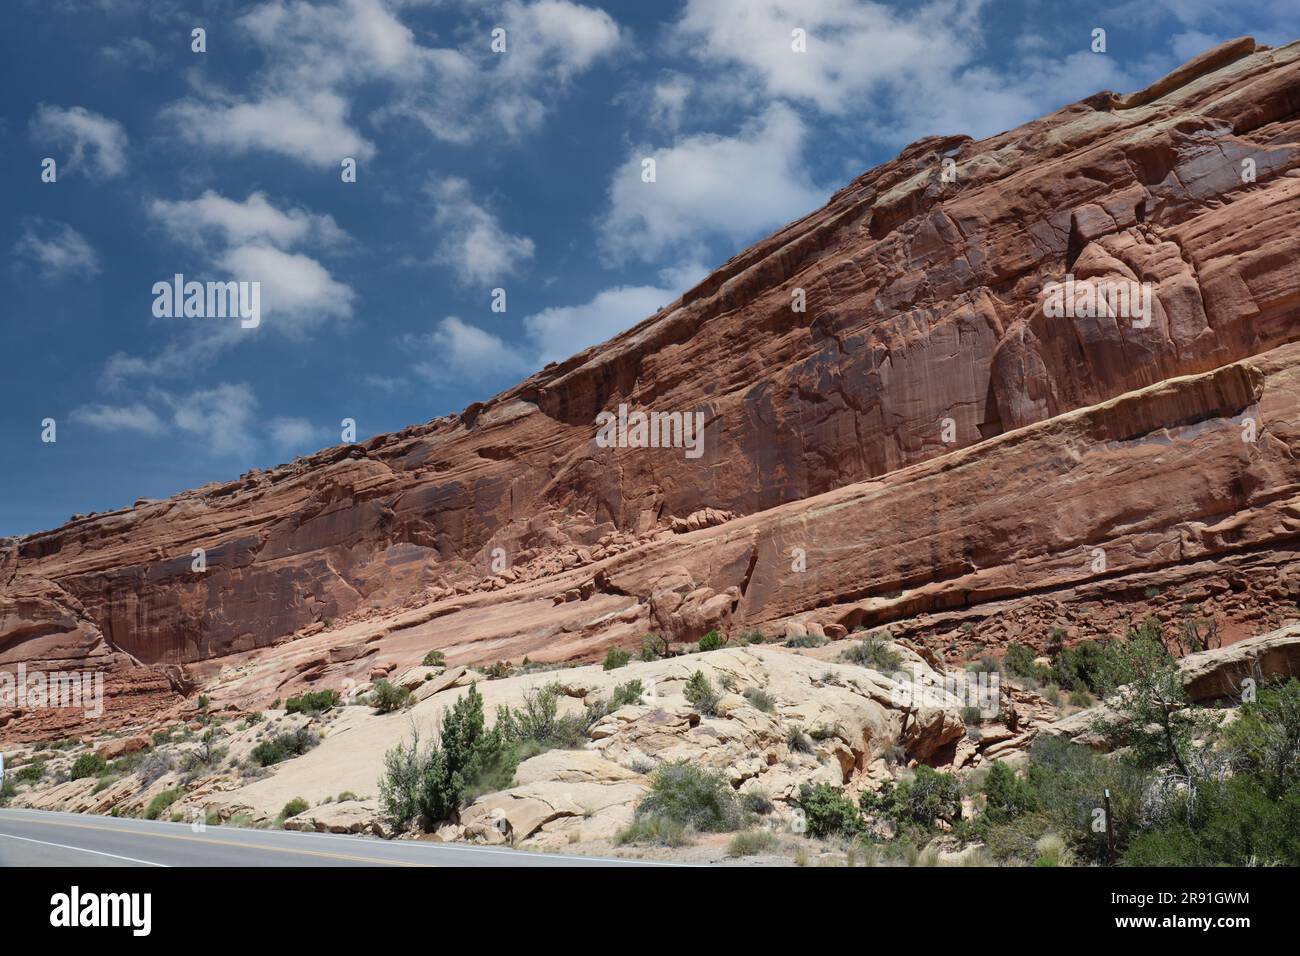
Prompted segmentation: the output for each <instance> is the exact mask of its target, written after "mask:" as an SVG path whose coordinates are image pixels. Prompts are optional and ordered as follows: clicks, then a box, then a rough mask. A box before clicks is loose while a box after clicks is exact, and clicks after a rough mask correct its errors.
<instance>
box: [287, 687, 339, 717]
mask: <svg viewBox="0 0 1300 956" xmlns="http://www.w3.org/2000/svg"><path fill="white" fill-rule="evenodd" d="M338 703H339V692H338V691H336V690H313V691H308V692H307V693H305V694H300V695H299V696H297V697H290V698H289V699H288V700H286V701H285V702H284V709H285V712H286V713H289V714H318V713H320V712H321V711H323V710H329V709H330V708H331V707H337V706H338Z"/></svg>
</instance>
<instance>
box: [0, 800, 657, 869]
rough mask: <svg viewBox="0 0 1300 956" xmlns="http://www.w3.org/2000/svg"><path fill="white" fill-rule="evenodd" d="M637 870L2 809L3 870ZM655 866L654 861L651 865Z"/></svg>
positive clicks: (521, 853) (502, 851)
mask: <svg viewBox="0 0 1300 956" xmlns="http://www.w3.org/2000/svg"><path fill="white" fill-rule="evenodd" d="M629 865H631V866H635V865H643V866H644V865H647V864H645V863H642V862H641V861H638V860H613V859H608V858H603V857H583V856H566V855H564V854H558V853H534V852H530V851H527V850H511V849H506V848H502V847H474V846H460V845H455V844H449V843H424V842H413V841H410V840H400V841H398V840H380V839H376V838H366V837H356V836H345V835H342V834H332V833H294V832H292V831H286V830H242V829H237V828H234V827H222V826H211V827H206V828H204V829H203V830H202V831H199V832H196V831H195V830H193V829H192V828H191V826H190V824H188V823H167V822H163V821H159V820H131V819H125V818H119V817H105V816H93V815H90V814H81V813H54V812H50V811H46V810H6V809H0V866H629ZM650 865H653V864H650Z"/></svg>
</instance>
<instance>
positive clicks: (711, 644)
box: [699, 631, 727, 652]
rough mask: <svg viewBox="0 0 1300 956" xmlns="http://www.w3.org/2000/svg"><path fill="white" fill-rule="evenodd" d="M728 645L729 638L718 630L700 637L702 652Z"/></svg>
mask: <svg viewBox="0 0 1300 956" xmlns="http://www.w3.org/2000/svg"><path fill="white" fill-rule="evenodd" d="M726 645H727V640H726V638H724V637H723V636H722V635H721V634H719V633H718V632H717V631H709V632H708V633H707V634H705V635H704V636H703V637H701V638H700V643H699V648H700V651H701V652H704V651H716V650H718V649H720V648H723V647H725V646H726Z"/></svg>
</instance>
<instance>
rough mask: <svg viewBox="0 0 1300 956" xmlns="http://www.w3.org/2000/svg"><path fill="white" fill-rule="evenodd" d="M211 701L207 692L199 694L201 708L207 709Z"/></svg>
mask: <svg viewBox="0 0 1300 956" xmlns="http://www.w3.org/2000/svg"><path fill="white" fill-rule="evenodd" d="M211 703H212V701H211V700H209V699H208V695H207V694H199V710H207V709H208V706H209V705H210V704H211Z"/></svg>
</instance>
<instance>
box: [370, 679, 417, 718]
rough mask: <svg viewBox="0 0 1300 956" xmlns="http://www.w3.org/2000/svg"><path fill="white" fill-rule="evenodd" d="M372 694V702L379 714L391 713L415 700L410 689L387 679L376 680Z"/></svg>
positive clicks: (408, 705)
mask: <svg viewBox="0 0 1300 956" xmlns="http://www.w3.org/2000/svg"><path fill="white" fill-rule="evenodd" d="M370 694H371V696H370V702H371V704H373V705H374V708H375V713H377V714H391V713H393V711H396V710H402V709H403V708H406V707H410V706H411V704H412V703H413V702H414V701H413V699H412V697H411V692H410V691H409V690H407V689H406V688H405V687H402V686H400V685H398V684H390V683H389V682H388V681H386V680H379V681H375V687H374V690H372V691H371V692H370Z"/></svg>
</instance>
